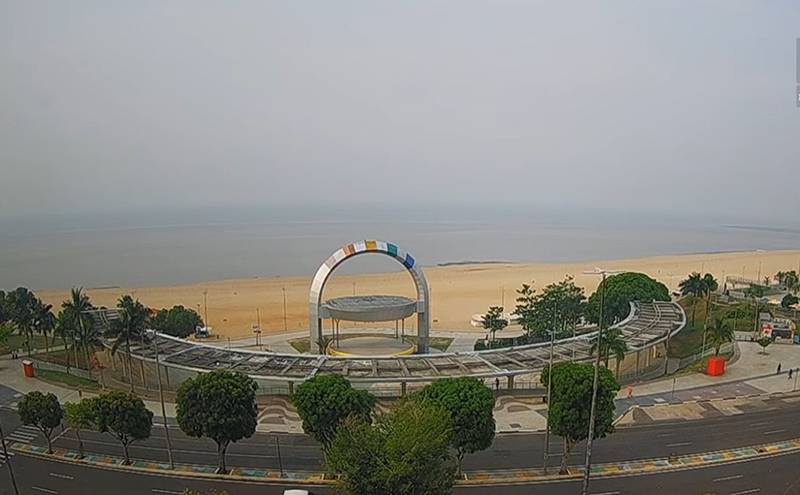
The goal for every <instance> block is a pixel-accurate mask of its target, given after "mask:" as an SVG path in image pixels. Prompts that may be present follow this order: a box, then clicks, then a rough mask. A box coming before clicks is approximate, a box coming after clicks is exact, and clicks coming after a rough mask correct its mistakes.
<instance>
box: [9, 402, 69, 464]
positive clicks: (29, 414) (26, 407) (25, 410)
mask: <svg viewBox="0 0 800 495" xmlns="http://www.w3.org/2000/svg"><path fill="white" fill-rule="evenodd" d="M17 407H18V409H19V420H20V421H22V424H24V425H29V426H35V427H36V428H37V429H38V430H39V431H41V432H42V434H43V435H44V438H45V439H47V453H48V454H52V453H53V444H52V441H51V439H50V436H51V435H52V434H53V428H55V427H56V426H58V425H60V424H61V418H62V417H63V412H62V410H61V404H59V403H58V398H57V397H56V396H55V395H53V394H47V395H45V394H43V393H41V392H38V391H33V392H28V393H27V394H25V397H23V398H22V400H20V401H19V405H18V406H17Z"/></svg>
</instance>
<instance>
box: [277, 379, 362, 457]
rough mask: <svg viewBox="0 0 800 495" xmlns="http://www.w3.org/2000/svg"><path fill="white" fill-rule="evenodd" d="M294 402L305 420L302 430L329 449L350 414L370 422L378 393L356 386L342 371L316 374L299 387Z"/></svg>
mask: <svg viewBox="0 0 800 495" xmlns="http://www.w3.org/2000/svg"><path fill="white" fill-rule="evenodd" d="M292 404H294V406H295V408H297V414H299V415H300V418H301V419H302V420H303V431H304V432H306V434H307V435H310V436H311V437H312V438H314V439H315V440H316V441H318V442H319V443H320V444H322V449H323V450H324V451H325V452H326V453H327V452H329V451H330V448H331V444H332V443H333V439H334V437H335V436H336V431H337V430H338V429H339V426H340V425H341V424H342V423H343V422H344V420H345V419H347V418H348V417H350V416H353V417H355V418H357V419H358V420H359V421H363V422H365V423H369V422H370V421H371V419H372V408H373V407H374V406H375V397H374V396H373V395H372V394H370V393H369V392H367V391H366V390H357V389H354V388H353V387H352V386H351V385H350V382H348V381H347V379H345V378H344V377H343V376H341V375H317V376H315V377H314V378H312V379H310V380H306V381H305V382H303V383H301V384H300V386H298V387H297V390H295V392H294V394H293V395H292Z"/></svg>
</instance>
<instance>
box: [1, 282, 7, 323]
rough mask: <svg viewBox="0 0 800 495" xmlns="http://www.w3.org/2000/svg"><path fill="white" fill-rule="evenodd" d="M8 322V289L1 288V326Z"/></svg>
mask: <svg viewBox="0 0 800 495" xmlns="http://www.w3.org/2000/svg"><path fill="white" fill-rule="evenodd" d="M6 322H8V309H7V308H6V291H4V290H2V289H0V327H2V326H3V325H5V324H6Z"/></svg>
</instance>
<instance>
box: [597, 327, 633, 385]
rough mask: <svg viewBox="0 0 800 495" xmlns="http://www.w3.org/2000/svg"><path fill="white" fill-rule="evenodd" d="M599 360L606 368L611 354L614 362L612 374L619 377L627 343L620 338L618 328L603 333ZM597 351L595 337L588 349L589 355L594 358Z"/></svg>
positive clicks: (626, 350) (620, 333)
mask: <svg viewBox="0 0 800 495" xmlns="http://www.w3.org/2000/svg"><path fill="white" fill-rule="evenodd" d="M600 348H601V352H600V358H601V359H602V360H603V362H604V363H605V365H606V368H608V361H609V359H610V358H611V355H612V354H613V356H614V360H615V361H616V371H615V373H614V375H615V376H617V377H619V365H620V363H621V362H622V360H623V359H625V354H627V352H628V343H627V342H625V339H624V338H623V336H622V331H621V330H620V329H619V328H615V327H612V328H607V329H606V330H604V331H603V336H602V338H601V339H600ZM596 351H597V337H595V338H594V339H593V340H592V346H591V347H590V349H589V352H590V353H591V355H593V356H594V354H595V352H596Z"/></svg>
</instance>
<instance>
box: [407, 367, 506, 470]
mask: <svg viewBox="0 0 800 495" xmlns="http://www.w3.org/2000/svg"><path fill="white" fill-rule="evenodd" d="M414 400H417V401H419V402H421V403H422V404H424V405H428V404H431V405H433V406H434V407H440V408H442V409H444V410H445V411H447V413H448V416H449V424H450V429H451V431H452V436H451V444H452V446H453V448H454V449H455V450H456V459H457V461H458V472H459V474H460V473H461V463H462V461H463V459H464V455H466V454H472V453H473V452H478V451H479V450H486V449H488V448H489V447H490V446H491V445H492V440H494V434H495V429H496V424H495V420H494V412H493V411H494V404H495V398H494V394H493V393H492V390H491V389H490V388H489V387H487V386H486V385H485V384H484V383H483V382H482V381H480V380H478V379H477V378H471V377H461V378H445V379H443V380H437V381H435V382H433V383H431V384H430V385H428V386H426V387H425V388H423V389H422V390H421V391H420V392H419V393H418V394H416V395H415V396H414Z"/></svg>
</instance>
